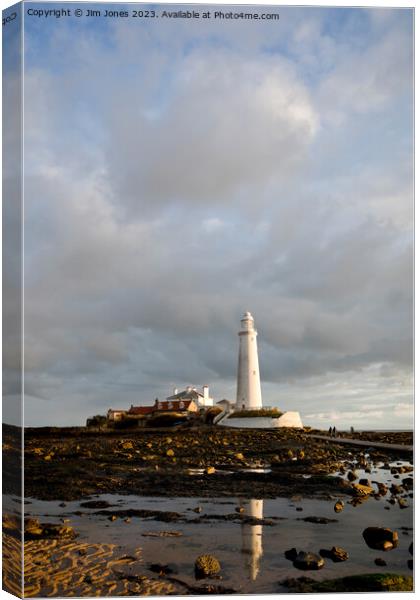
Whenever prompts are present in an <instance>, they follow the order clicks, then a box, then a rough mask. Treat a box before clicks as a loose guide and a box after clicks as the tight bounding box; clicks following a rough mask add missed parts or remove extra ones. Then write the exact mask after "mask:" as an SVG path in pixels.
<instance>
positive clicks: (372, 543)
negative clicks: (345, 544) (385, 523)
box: [363, 527, 398, 552]
mask: <svg viewBox="0 0 420 600" xmlns="http://www.w3.org/2000/svg"><path fill="white" fill-rule="evenodd" d="M363 538H364V540H365V542H366V544H367V545H368V546H369V548H372V549H374V550H383V551H384V552H386V551H388V550H392V549H393V548H396V547H397V546H398V533H397V532H396V531H392V529H388V528H385V527H367V528H366V529H365V530H364V531H363Z"/></svg>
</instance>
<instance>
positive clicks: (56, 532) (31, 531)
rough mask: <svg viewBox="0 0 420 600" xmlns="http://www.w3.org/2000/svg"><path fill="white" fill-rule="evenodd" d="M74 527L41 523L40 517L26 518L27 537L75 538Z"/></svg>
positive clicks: (28, 538) (32, 538)
mask: <svg viewBox="0 0 420 600" xmlns="http://www.w3.org/2000/svg"><path fill="white" fill-rule="evenodd" d="M74 537H76V534H75V533H74V530H73V527H69V526H68V525H58V524H56V523H40V522H39V521H38V519H25V539H27V540H36V539H44V538H53V539H57V538H74Z"/></svg>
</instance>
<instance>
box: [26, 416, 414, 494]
mask: <svg viewBox="0 0 420 600" xmlns="http://www.w3.org/2000/svg"><path fill="white" fill-rule="evenodd" d="M359 435H360V434H359ZM370 435H372V434H370ZM373 437H375V436H373ZM381 437H382V438H384V434H381ZM385 438H386V440H387V441H388V442H390V443H392V441H393V440H394V439H395V440H396V442H397V441H398V443H400V444H401V443H406V444H407V445H408V444H410V443H412V434H411V433H407V434H405V435H403V434H401V433H397V434H387V435H386V436H385ZM357 439H360V437H358V438H357ZM368 439H370V438H368ZM375 439H377V438H375ZM372 441H373V440H372ZM366 452H369V460H370V461H371V462H373V461H383V462H385V463H387V462H390V461H392V460H396V459H398V458H399V456H400V454H399V453H398V452H393V451H392V450H387V451H385V450H380V449H371V450H369V448H366V450H365V449H361V448H360V447H356V446H355V447H354V448H352V447H351V446H346V447H343V446H341V445H340V444H339V443H334V442H332V441H330V440H328V441H327V440H326V441H323V440H319V439H312V438H310V437H309V436H308V435H307V433H305V432H303V431H300V430H292V429H283V430H273V431H267V430H265V431H264V430H249V429H247V430H245V429H244V430H241V429H237V430H225V429H221V428H220V429H219V428H217V427H201V428H197V429H159V430H149V429H147V430H138V431H132V432H130V433H127V432H124V433H122V432H118V433H116V432H107V433H95V432H89V431H83V430H82V429H81V430H79V431H78V432H77V433H71V432H69V431H68V430H66V429H62V430H60V429H54V430H51V431H48V430H42V429H41V430H37V429H27V430H25V493H26V495H27V496H32V497H36V498H40V499H44V500H49V499H50V500H57V499H61V500H73V499H77V498H82V497H85V496H90V495H92V494H103V493H122V494H129V493H130V494H140V495H149V496H152V495H158V496H160V495H162V496H179V495H184V496H203V497H205V496H207V497H212V496H213V497H216V496H218V497H221V496H224V495H228V496H235V495H241V496H243V497H246V498H256V497H281V496H288V495H290V494H297V493H298V494H303V495H306V496H314V497H315V496H326V495H328V494H331V493H332V492H334V491H337V489H339V491H342V492H344V493H348V494H350V495H351V494H354V490H353V489H352V487H351V485H350V484H347V483H346V481H345V480H344V481H343V479H342V478H340V477H333V476H332V475H333V474H334V473H338V472H340V471H341V472H345V471H346V470H351V469H352V468H353V466H354V461H355V460H356V461H358V460H359V459H360V461H362V463H365V459H364V455H365V454H366ZM363 468H366V470H367V471H366V472H367V473H368V472H369V465H368V464H364V465H363ZM227 475H228V476H227ZM402 478H403V477H402Z"/></svg>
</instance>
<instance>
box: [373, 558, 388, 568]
mask: <svg viewBox="0 0 420 600" xmlns="http://www.w3.org/2000/svg"><path fill="white" fill-rule="evenodd" d="M375 565H378V567H386V562H385V561H384V559H383V558H375Z"/></svg>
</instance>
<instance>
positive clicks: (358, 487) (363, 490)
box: [351, 483, 374, 496]
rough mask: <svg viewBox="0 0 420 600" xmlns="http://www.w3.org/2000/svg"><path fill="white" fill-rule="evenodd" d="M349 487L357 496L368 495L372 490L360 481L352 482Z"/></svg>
mask: <svg viewBox="0 0 420 600" xmlns="http://www.w3.org/2000/svg"><path fill="white" fill-rule="evenodd" d="M351 487H352V488H353V491H354V492H355V493H356V495H357V496H369V495H370V494H372V493H373V491H374V490H373V488H372V487H370V486H369V485H362V484H361V483H352V486H351Z"/></svg>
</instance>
